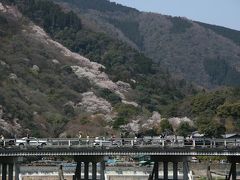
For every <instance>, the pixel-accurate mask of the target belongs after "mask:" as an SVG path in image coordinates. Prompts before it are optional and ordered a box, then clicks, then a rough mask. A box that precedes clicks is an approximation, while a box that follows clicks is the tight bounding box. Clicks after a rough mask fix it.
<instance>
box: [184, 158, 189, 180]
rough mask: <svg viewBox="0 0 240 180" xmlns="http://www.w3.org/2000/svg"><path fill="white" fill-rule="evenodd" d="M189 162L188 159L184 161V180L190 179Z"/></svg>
mask: <svg viewBox="0 0 240 180" xmlns="http://www.w3.org/2000/svg"><path fill="white" fill-rule="evenodd" d="M188 171H189V168H188V162H187V160H186V159H184V161H183V180H188Z"/></svg>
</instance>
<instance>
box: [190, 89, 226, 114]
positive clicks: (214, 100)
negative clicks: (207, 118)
mask: <svg viewBox="0 0 240 180" xmlns="http://www.w3.org/2000/svg"><path fill="white" fill-rule="evenodd" d="M225 99H226V96H225V94H222V93H219V92H215V93H214V92H213V93H208V94H207V93H203V94H199V95H197V96H195V97H193V99H192V101H191V113H192V114H194V115H200V114H202V113H206V114H214V113H216V110H217V108H218V107H219V106H220V105H222V104H224V102H225Z"/></svg>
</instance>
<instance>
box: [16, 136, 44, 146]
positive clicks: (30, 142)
mask: <svg viewBox="0 0 240 180" xmlns="http://www.w3.org/2000/svg"><path fill="white" fill-rule="evenodd" d="M15 145H16V146H19V147H20V148H24V147H25V146H35V147H39V148H43V147H44V146H46V145H47V140H43V139H38V138H35V137H29V138H27V137H24V138H21V139H16V142H15Z"/></svg>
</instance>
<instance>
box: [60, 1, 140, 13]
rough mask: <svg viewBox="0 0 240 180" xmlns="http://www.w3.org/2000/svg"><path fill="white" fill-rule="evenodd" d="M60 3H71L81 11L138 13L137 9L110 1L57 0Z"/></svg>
mask: <svg viewBox="0 0 240 180" xmlns="http://www.w3.org/2000/svg"><path fill="white" fill-rule="evenodd" d="M57 1H60V2H71V3H72V5H73V6H77V7H78V8H80V9H81V10H82V9H83V10H86V9H93V10H98V11H102V12H105V11H122V12H124V13H128V12H130V11H135V12H137V10H136V9H133V8H128V7H125V6H122V5H120V4H117V3H115V2H110V1H108V0H91V1H89V0H57Z"/></svg>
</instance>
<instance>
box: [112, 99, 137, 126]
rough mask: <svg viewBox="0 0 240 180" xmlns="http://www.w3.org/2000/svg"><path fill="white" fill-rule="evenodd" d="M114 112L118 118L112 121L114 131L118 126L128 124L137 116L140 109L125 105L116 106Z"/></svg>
mask: <svg viewBox="0 0 240 180" xmlns="http://www.w3.org/2000/svg"><path fill="white" fill-rule="evenodd" d="M115 110H116V111H117V112H118V117H117V118H115V119H114V124H113V127H114V128H115V129H117V128H119V126H121V125H124V124H126V123H128V121H129V119H130V118H133V117H134V116H137V115H139V113H140V109H139V108H137V107H134V106H132V105H127V104H122V103H121V104H118V105H117V106H116V107H115Z"/></svg>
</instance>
